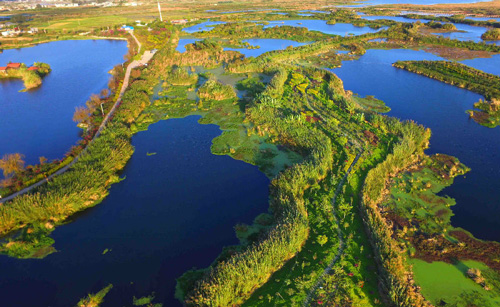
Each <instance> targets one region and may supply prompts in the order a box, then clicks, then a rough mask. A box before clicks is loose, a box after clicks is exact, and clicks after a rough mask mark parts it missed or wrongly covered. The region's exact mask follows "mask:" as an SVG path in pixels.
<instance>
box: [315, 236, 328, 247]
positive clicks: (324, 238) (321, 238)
mask: <svg viewBox="0 0 500 307" xmlns="http://www.w3.org/2000/svg"><path fill="white" fill-rule="evenodd" d="M316 241H317V242H318V243H319V245H321V246H323V245H325V244H326V242H328V237H327V236H325V235H319V236H318V239H316Z"/></svg>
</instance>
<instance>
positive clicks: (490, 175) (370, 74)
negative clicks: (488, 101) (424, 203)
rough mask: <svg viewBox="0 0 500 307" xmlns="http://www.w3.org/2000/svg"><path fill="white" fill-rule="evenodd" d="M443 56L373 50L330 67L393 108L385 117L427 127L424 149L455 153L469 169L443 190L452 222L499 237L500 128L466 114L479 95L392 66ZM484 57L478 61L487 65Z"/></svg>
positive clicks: (356, 89) (362, 92)
mask: <svg viewBox="0 0 500 307" xmlns="http://www.w3.org/2000/svg"><path fill="white" fill-rule="evenodd" d="M441 59H442V58H440V57H438V56H436V55H433V54H430V53H427V52H424V51H414V50H402V49H401V50H399V49H396V50H373V49H372V50H367V52H366V54H365V55H363V56H361V58H360V59H359V60H357V61H345V62H343V64H342V67H340V68H337V69H334V70H332V71H333V72H334V73H335V74H337V75H338V76H339V77H340V78H341V79H342V80H343V81H344V86H345V88H346V89H348V90H352V91H353V92H355V93H359V94H360V95H375V97H376V98H378V99H381V100H383V101H385V102H386V104H387V105H388V106H389V107H391V109H392V111H391V112H390V113H389V115H391V116H396V117H398V118H401V119H412V120H415V121H417V122H418V123H420V124H423V125H425V126H426V127H429V128H431V130H432V138H431V145H430V149H429V150H428V153H430V154H432V153H444V154H449V155H452V156H456V157H458V158H459V159H460V161H461V162H463V163H465V164H466V165H467V166H468V167H470V168H471V169H472V170H471V172H469V173H467V175H466V176H465V177H459V178H457V179H456V180H455V183H454V184H453V185H452V186H451V187H449V188H446V189H445V190H444V194H446V195H449V196H450V197H453V198H455V199H456V201H457V205H456V206H454V207H452V210H453V212H454V213H455V216H454V217H453V218H452V224H453V225H454V226H459V227H463V228H465V229H466V230H469V231H471V232H472V233H473V234H474V235H475V236H477V237H479V238H481V239H488V240H496V241H499V240H500V220H499V219H498V216H500V197H499V193H500V192H499V191H500V181H499V180H498V178H500V167H498V165H499V162H500V129H499V128H495V129H490V128H486V127H483V126H481V125H479V124H477V123H475V122H474V121H472V120H470V119H469V117H468V115H467V114H466V113H465V111H466V110H468V109H471V108H472V107H473V103H474V102H476V101H478V100H479V99H480V98H482V96H480V95H478V94H475V93H472V92H470V91H467V90H465V89H460V88H457V87H454V86H452V85H448V84H445V83H442V82H439V81H436V80H432V79H430V78H427V77H424V76H420V75H417V74H414V73H411V72H407V71H404V70H401V69H397V68H394V67H392V63H394V62H396V61H398V60H441ZM478 60H479V59H478ZM488 60H491V59H481V61H477V62H476V63H481V65H487V64H485V63H487V61H488ZM472 61H476V60H472ZM495 61H497V62H498V60H497V59H496V58H495ZM464 62H466V61H464ZM477 65H478V66H479V64H477ZM490 65H494V64H490ZM497 67H498V66H497ZM497 71H498V70H497ZM381 76H383V77H382V78H381Z"/></svg>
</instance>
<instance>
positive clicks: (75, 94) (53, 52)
mask: <svg viewBox="0 0 500 307" xmlns="http://www.w3.org/2000/svg"><path fill="white" fill-rule="evenodd" d="M126 53H127V43H126V42H125V41H117V40H75V41H58V42H51V43H46V44H41V45H38V46H35V47H30V48H22V49H11V50H4V52H3V53H0V66H4V65H5V64H6V63H8V62H9V61H12V62H23V63H26V64H27V65H32V64H33V63H34V62H45V63H48V64H49V65H50V66H51V67H52V72H51V73H50V74H48V75H47V76H46V77H45V78H44V79H43V82H42V85H41V86H40V87H39V88H38V89H34V90H32V91H29V92H19V91H20V90H22V89H23V88H24V85H23V82H22V81H20V80H6V81H2V82H0V116H1V119H0V156H1V155H4V154H6V153H14V152H19V153H22V154H24V155H25V156H26V159H25V160H26V162H27V163H28V164H32V163H38V157H40V156H45V157H46V158H48V159H60V158H62V157H63V155H64V153H66V152H67V151H68V150H69V149H70V147H71V146H72V145H75V144H76V142H77V140H78V139H79V134H80V132H81V129H79V128H77V127H76V124H75V122H73V120H72V117H73V113H74V111H75V107H77V106H81V105H84V104H85V102H86V101H87V100H88V99H89V98H90V95H91V94H93V93H99V92H100V91H101V90H102V89H104V88H106V87H107V84H108V80H109V78H110V76H111V75H110V74H109V73H108V72H109V71H110V70H111V69H112V68H113V66H115V65H117V64H119V63H121V62H123V55H125V54H126Z"/></svg>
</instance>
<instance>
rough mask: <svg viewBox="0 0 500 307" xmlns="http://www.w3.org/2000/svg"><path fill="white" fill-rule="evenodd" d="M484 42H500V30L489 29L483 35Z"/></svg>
mask: <svg viewBox="0 0 500 307" xmlns="http://www.w3.org/2000/svg"><path fill="white" fill-rule="evenodd" d="M481 38H482V39H484V40H499V39H500V29H489V30H488V31H486V32H484V33H483V34H482V35H481Z"/></svg>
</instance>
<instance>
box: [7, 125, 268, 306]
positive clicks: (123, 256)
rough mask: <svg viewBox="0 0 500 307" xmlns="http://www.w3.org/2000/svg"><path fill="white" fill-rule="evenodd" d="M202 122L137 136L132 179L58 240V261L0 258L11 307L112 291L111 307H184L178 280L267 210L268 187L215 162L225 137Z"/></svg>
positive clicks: (248, 169)
mask: <svg viewBox="0 0 500 307" xmlns="http://www.w3.org/2000/svg"><path fill="white" fill-rule="evenodd" d="M198 119H199V117H197V116H191V117H187V118H184V119H171V120H168V121H162V122H159V123H157V124H154V125H152V126H150V128H149V131H145V132H139V133H138V134H136V135H135V136H134V137H133V139H132V143H133V145H134V146H135V148H136V151H135V153H134V155H133V156H132V158H131V160H130V161H129V163H128V164H127V166H126V168H125V170H124V172H123V174H122V177H124V178H126V179H125V180H123V181H122V182H120V183H118V184H115V185H113V187H112V188H111V191H110V195H109V196H108V197H107V198H106V199H105V200H104V201H103V202H102V203H101V204H100V205H98V206H96V207H94V208H92V209H90V210H88V211H86V212H84V213H83V214H81V216H79V217H78V218H76V220H75V221H74V222H72V223H70V224H67V225H65V226H61V227H59V228H57V229H56V230H55V231H54V233H53V237H54V239H55V241H56V244H55V247H56V249H57V250H59V252H58V253H55V254H52V255H49V256H48V257H47V258H45V259H44V260H16V259H11V258H7V257H4V256H2V257H0V272H2V274H1V275H0V297H1V298H2V303H1V304H2V306H16V307H24V306H26V307H33V306H64V307H67V306H74V305H75V304H76V303H77V302H78V300H79V299H80V298H81V297H84V296H86V294H87V293H89V292H94V293H95V292H97V291H99V290H100V289H101V288H103V287H104V286H106V285H107V284H109V283H112V284H113V285H114V288H113V289H112V290H111V292H110V293H109V294H108V296H106V300H105V303H104V304H103V306H104V307H106V306H111V307H113V306H131V305H132V297H133V296H136V297H141V296H143V295H149V294H151V293H152V292H153V291H154V292H155V295H156V297H157V300H156V301H157V302H162V303H164V305H163V306H169V307H170V306H180V303H179V302H178V301H177V300H175V298H174V288H175V279H176V278H177V277H179V276H180V275H181V274H183V273H184V272H185V271H186V270H189V269H191V268H192V267H193V266H196V267H199V268H203V267H207V266H208V265H210V263H211V262H212V261H213V260H214V259H215V258H216V257H217V255H218V254H219V253H220V252H221V250H222V247H223V246H228V245H231V244H236V243H237V239H236V236H235V234H234V230H233V227H234V225H235V224H237V223H241V222H244V223H251V222H252V220H253V218H254V217H255V216H257V215H258V214H260V213H262V212H266V211H267V209H268V193H269V191H268V185H269V179H267V177H266V176H265V175H264V174H262V173H261V172H260V171H259V170H258V169H257V167H255V166H253V165H250V164H247V163H244V162H241V161H236V160H233V159H232V158H230V157H228V156H216V155H213V154H212V153H211V152H210V146H211V141H212V139H213V138H214V137H216V136H218V135H219V134H220V133H221V131H220V130H219V128H218V127H217V126H215V125H200V124H198V123H197V120H198ZM147 153H156V154H155V155H150V156H148V155H147ZM105 249H110V250H111V251H110V252H108V253H106V254H104V255H103V251H104V250H105ZM27 294H29V295H27Z"/></svg>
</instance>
